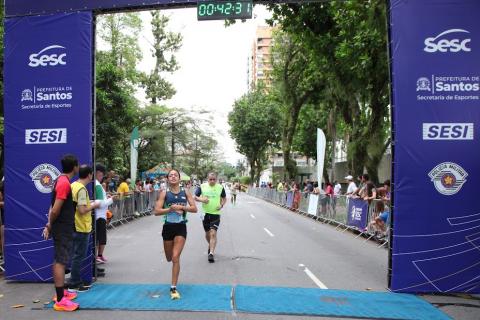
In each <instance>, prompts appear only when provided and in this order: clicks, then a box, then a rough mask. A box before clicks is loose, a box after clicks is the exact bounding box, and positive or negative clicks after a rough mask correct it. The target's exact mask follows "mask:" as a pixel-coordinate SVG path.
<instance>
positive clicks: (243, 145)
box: [228, 87, 281, 180]
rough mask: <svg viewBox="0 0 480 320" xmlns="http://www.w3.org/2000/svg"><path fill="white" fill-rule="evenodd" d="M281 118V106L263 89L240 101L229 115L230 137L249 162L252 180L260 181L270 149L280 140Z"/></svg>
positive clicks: (258, 89) (247, 95)
mask: <svg viewBox="0 0 480 320" xmlns="http://www.w3.org/2000/svg"><path fill="white" fill-rule="evenodd" d="M280 119H281V114H280V108H279V106H278V104H277V103H276V102H275V100H273V99H272V98H271V96H269V95H268V94H266V91H265V89H264V88H262V87H258V88H257V89H256V90H254V91H252V92H250V93H248V94H246V95H244V96H243V97H241V98H240V99H238V100H236V101H235V104H234V106H233V111H232V112H230V114H229V115H228V123H229V125H230V135H231V136H232V138H233V139H234V140H235V142H236V143H237V150H238V151H239V152H240V153H242V154H244V155H245V156H246V157H247V159H248V162H249V164H250V168H251V171H250V177H251V179H252V180H253V179H254V177H256V178H257V180H258V179H259V178H260V172H261V171H262V169H263V166H264V164H265V162H266V159H267V150H268V148H269V147H270V146H273V145H276V144H278V142H279V140H280V133H281V128H280Z"/></svg>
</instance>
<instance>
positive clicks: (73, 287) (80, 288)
mask: <svg viewBox="0 0 480 320" xmlns="http://www.w3.org/2000/svg"><path fill="white" fill-rule="evenodd" d="M90 287H91V285H88V286H85V285H83V284H82V283H79V284H76V285H69V286H68V290H69V291H72V292H85V291H88V290H89V289H90Z"/></svg>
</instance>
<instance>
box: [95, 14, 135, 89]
mask: <svg viewBox="0 0 480 320" xmlns="http://www.w3.org/2000/svg"><path fill="white" fill-rule="evenodd" d="M97 24H98V25H99V26H100V27H99V28H97V30H98V36H99V38H100V39H101V40H103V41H104V42H105V43H106V44H107V45H108V47H109V50H107V51H106V52H107V53H108V57H109V59H111V61H110V62H111V63H112V64H113V65H115V66H117V67H119V68H120V69H121V70H123V71H124V73H125V77H126V79H128V80H129V81H130V82H131V83H132V84H137V83H138V81H139V80H140V79H139V77H140V72H139V71H137V68H136V66H137V63H138V62H139V61H140V60H141V59H142V51H141V50H140V46H139V45H138V39H137V35H138V34H141V32H142V20H141V18H140V16H139V14H138V13H132V12H131V13H116V14H106V15H101V16H99V17H98V23H97Z"/></svg>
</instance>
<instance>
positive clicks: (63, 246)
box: [42, 154, 79, 311]
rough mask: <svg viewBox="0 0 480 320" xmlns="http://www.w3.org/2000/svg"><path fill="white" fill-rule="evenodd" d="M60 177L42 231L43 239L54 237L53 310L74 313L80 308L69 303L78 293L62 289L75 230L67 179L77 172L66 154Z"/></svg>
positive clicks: (76, 168)
mask: <svg viewBox="0 0 480 320" xmlns="http://www.w3.org/2000/svg"><path fill="white" fill-rule="evenodd" d="M61 163H62V174H61V175H60V176H59V177H58V179H57V180H56V181H55V184H54V186H53V190H52V201H51V205H50V209H49V212H48V223H47V225H46V226H45V228H44V229H43V233H42V234H43V238H44V239H45V240H47V239H48V238H49V237H50V236H52V238H53V250H54V262H53V282H54V284H55V292H56V294H55V296H54V298H53V300H54V301H55V303H54V304H53V309H54V310H55V311H75V310H77V309H78V307H79V305H78V304H77V303H75V302H73V301H71V300H73V299H75V298H76V297H77V294H76V293H74V292H70V291H68V290H66V289H65V266H66V265H67V264H68V263H69V262H70V255H71V251H72V245H73V230H74V227H75V208H74V204H73V198H72V189H71V186H70V180H71V179H72V178H73V177H74V176H75V175H76V174H77V173H78V160H77V158H76V157H75V156H74V155H71V154H67V155H65V156H63V158H62V160H61Z"/></svg>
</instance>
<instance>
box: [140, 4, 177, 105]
mask: <svg viewBox="0 0 480 320" xmlns="http://www.w3.org/2000/svg"><path fill="white" fill-rule="evenodd" d="M151 14H152V22H151V25H152V33H153V44H152V47H153V48H152V56H153V57H154V58H155V68H154V69H153V70H152V72H151V73H150V74H149V75H143V76H142V80H141V82H142V86H143V87H144V88H145V93H146V96H147V99H149V100H150V101H151V103H152V104H155V103H157V102H158V101H160V100H166V99H170V98H171V97H173V95H174V94H175V89H174V88H173V86H172V84H171V83H170V82H168V81H167V80H166V79H165V78H163V77H162V72H170V73H172V72H174V71H176V70H178V68H179V67H178V64H177V61H176V59H175V56H174V53H175V52H176V51H177V50H178V49H180V47H181V44H182V35H181V34H179V33H174V32H167V26H168V21H169V19H168V17H167V16H164V15H162V14H161V13H160V11H152V12H151Z"/></svg>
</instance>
